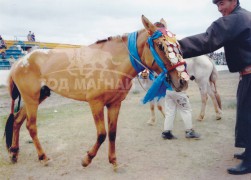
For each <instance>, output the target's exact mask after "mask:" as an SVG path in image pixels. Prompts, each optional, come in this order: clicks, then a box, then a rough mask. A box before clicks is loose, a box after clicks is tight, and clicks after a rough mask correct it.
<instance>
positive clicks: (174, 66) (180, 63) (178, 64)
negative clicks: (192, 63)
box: [168, 61, 186, 71]
mask: <svg viewBox="0 0 251 180" xmlns="http://www.w3.org/2000/svg"><path fill="white" fill-rule="evenodd" d="M185 64H186V62H185V61H183V62H178V63H177V64H175V65H173V66H172V67H171V68H169V69H168V71H173V70H174V69H175V68H176V67H178V66H182V65H185Z"/></svg>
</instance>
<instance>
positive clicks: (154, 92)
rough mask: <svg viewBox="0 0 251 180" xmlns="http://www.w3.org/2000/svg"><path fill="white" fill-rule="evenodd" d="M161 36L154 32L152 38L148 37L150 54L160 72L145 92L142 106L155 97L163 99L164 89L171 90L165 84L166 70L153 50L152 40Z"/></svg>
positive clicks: (158, 32)
mask: <svg viewBox="0 0 251 180" xmlns="http://www.w3.org/2000/svg"><path fill="white" fill-rule="evenodd" d="M161 36H162V32H160V31H155V32H154V33H153V35H152V36H150V37H149V38H148V40H147V42H148V44H149V46H150V50H151V53H152V55H153V57H154V60H155V61H156V63H157V64H158V66H159V67H160V68H161V69H162V72H161V73H160V74H159V75H158V77H157V78H156V79H155V80H154V81H153V84H152V86H151V87H150V89H149V90H148V91H147V94H146V95H145V97H144V98H143V100H142V102H143V104H145V103H147V102H149V101H152V100H153V99H154V98H155V97H157V100H159V99H160V98H163V97H165V95H166V89H169V90H172V86H171V85H170V84H168V83H167V81H166V74H167V73H168V70H167V69H166V67H165V65H164V63H163V62H162V60H161V58H160V57H159V55H158V53H157V52H156V51H155V49H154V42H153V40H154V39H158V38H159V37H161Z"/></svg>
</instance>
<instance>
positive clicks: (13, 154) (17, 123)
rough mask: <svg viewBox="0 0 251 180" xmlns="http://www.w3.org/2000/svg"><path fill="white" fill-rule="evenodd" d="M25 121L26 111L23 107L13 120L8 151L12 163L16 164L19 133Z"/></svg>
mask: <svg viewBox="0 0 251 180" xmlns="http://www.w3.org/2000/svg"><path fill="white" fill-rule="evenodd" d="M25 119H26V109H25V106H24V107H22V108H21V109H20V110H19V111H18V113H17V114H16V115H15V120H14V124H13V137H12V144H11V148H10V149H9V151H10V158H11V161H12V162H13V163H15V162H17V159H18V153H19V133H20V128H21V126H22V124H23V122H24V120H25Z"/></svg>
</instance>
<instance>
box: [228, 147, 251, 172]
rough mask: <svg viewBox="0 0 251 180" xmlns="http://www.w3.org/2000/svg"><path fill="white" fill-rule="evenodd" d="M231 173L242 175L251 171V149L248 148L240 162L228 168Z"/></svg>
mask: <svg viewBox="0 0 251 180" xmlns="http://www.w3.org/2000/svg"><path fill="white" fill-rule="evenodd" d="M227 171H228V173H229V174H233V175H241V174H247V173H251V149H249V148H246V150H245V157H244V159H243V160H242V162H241V163H240V164H238V165H237V166H235V167H233V168H229V169H227Z"/></svg>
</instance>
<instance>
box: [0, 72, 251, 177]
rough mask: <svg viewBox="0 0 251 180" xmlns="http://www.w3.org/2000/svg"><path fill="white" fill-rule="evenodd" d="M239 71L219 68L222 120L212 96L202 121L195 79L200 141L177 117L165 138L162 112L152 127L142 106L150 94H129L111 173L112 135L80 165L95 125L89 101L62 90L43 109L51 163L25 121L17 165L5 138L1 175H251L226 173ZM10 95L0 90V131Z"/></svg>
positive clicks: (42, 134)
mask: <svg viewBox="0 0 251 180" xmlns="http://www.w3.org/2000/svg"><path fill="white" fill-rule="evenodd" d="M238 78H239V77H238V74H230V73H229V72H227V71H223V72H220V76H219V80H218V82H217V84H218V90H219V92H220V94H221V98H222V104H223V119H222V120H219V121H217V120H215V113H214V109H213V106H212V103H211V100H209V102H208V105H207V111H206V119H205V120H204V121H203V122H199V121H197V120H196V117H197V115H198V113H199V111H200V94H199V90H198V87H197V86H196V84H195V83H194V82H192V83H190V87H189V90H188V94H189V97H190V101H191V104H192V108H193V123H194V128H195V130H196V131H198V132H199V133H200V134H201V136H202V137H201V139H200V140H188V139H186V138H185V136H184V135H185V134H184V124H183V122H182V120H181V119H180V116H177V118H176V121H175V128H174V134H175V135H176V136H177V137H178V139H177V140H171V141H170V140H163V139H162V138H161V132H162V130H163V117H162V116H161V114H160V113H159V112H156V115H157V119H158V120H157V123H156V125H155V126H148V125H147V124H146V122H147V121H148V119H149V115H150V110H149V107H148V105H142V104H141V103H140V100H141V98H142V97H143V96H144V94H145V92H143V91H142V90H141V92H140V93H133V92H131V93H130V94H129V95H128V96H127V98H126V100H125V101H124V103H123V105H122V109H121V112H120V115H119V122H118V131H117V140H116V145H117V148H116V149H117V159H118V163H119V168H118V171H117V172H114V171H113V168H112V166H111V165H110V164H109V162H108V143H107V140H106V141H105V142H104V144H103V145H102V146H101V148H100V150H99V152H98V154H97V156H96V157H95V159H94V160H93V162H92V164H90V165H89V166H88V167H87V168H83V167H82V166H81V160H82V158H83V157H84V155H85V152H86V151H88V149H89V148H90V147H91V146H92V145H93V143H94V141H95V139H96V130H95V126H94V122H93V119H92V116H91V113H90V108H89V106H88V104H87V103H83V102H77V101H73V100H69V99H66V98H62V97H60V96H58V95H56V94H52V96H51V97H50V98H49V99H47V100H46V101H45V102H44V103H43V104H42V105H41V107H40V109H39V115H38V123H37V124H38V132H39V138H40V141H41V143H42V146H43V148H44V150H45V152H46V153H47V155H48V156H49V157H50V158H51V159H52V162H51V163H50V164H49V166H47V167H45V166H43V165H42V164H40V163H39V161H38V159H37V154H36V151H35V148H34V145H33V144H32V143H29V141H30V137H29V134H28V131H27V130H26V128H25V125H24V126H23V127H22V129H21V133H20V154H19V159H18V163H16V164H12V163H10V160H9V157H8V153H7V152H6V149H5V144H4V141H2V143H0V179H29V180H33V179H71V180H75V179H109V180H110V179H154V180H155V179H170V180H183V179H184V180H197V179H198V180H201V179H203V180H212V179H216V180H222V179H227V180H228V179H230V180H232V179H233V180H234V179H239V180H242V179H243V180H247V179H251V174H248V175H242V176H232V175H228V174H227V172H226V169H227V168H228V167H232V166H234V165H236V164H238V163H239V162H240V161H239V160H236V159H233V154H234V153H235V152H241V151H242V149H237V148H234V125H235V111H236V99H235V94H236V87H237V83H238ZM9 110H10V100H9V97H8V94H7V90H6V88H4V87H2V88H0V118H1V122H0V134H1V135H2V134H3V132H4V126H5V121H6V117H7V116H8V113H9Z"/></svg>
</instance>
